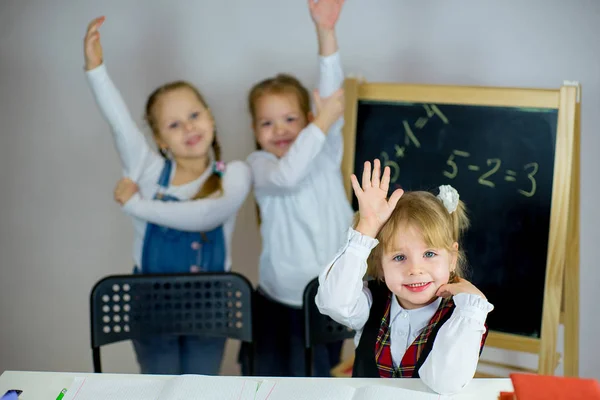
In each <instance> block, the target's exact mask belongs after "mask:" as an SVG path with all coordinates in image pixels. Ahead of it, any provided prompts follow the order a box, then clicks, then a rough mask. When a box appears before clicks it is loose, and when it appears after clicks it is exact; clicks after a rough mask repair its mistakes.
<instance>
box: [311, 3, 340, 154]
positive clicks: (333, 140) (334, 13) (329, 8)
mask: <svg viewBox="0 0 600 400" xmlns="http://www.w3.org/2000/svg"><path fill="white" fill-rule="evenodd" d="M343 4H344V1H343V0H319V1H318V2H315V1H314V0H309V9H310V13H311V17H312V19H313V22H314V23H315V28H316V30H317V38H318V41H319V86H318V87H319V93H320V94H321V96H322V97H329V96H331V95H332V94H333V93H334V92H335V91H336V90H338V89H341V88H342V87H343V84H344V71H343V70H342V64H341V60H340V55H339V53H338V43H337V38H336V34H335V25H336V23H337V20H338V19H339V15H340V13H341V10H342V6H343ZM343 125H344V119H343V117H341V118H339V119H338V120H337V121H336V122H335V123H334V124H333V125H332V126H331V127H330V128H329V132H328V134H327V140H326V143H325V146H324V150H325V151H326V152H327V154H328V155H330V156H331V157H332V158H333V161H334V162H335V163H336V164H337V165H339V164H340V163H341V161H342V155H343V139H342V127H343Z"/></svg>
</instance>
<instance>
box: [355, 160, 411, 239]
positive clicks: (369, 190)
mask: <svg viewBox="0 0 600 400" xmlns="http://www.w3.org/2000/svg"><path fill="white" fill-rule="evenodd" d="M380 176H381V162H380V161H379V160H375V161H373V173H372V174H371V163H370V162H369V161H367V162H365V166H364V170H363V175H362V187H361V185H359V183H358V179H357V178H356V175H354V174H353V175H352V177H351V179H352V188H353V189H354V194H355V195H356V198H357V199H358V208H359V212H360V221H359V223H358V226H357V230H358V231H359V232H361V233H363V234H365V235H369V236H372V237H375V236H376V235H377V233H378V232H379V230H380V229H381V227H382V226H383V224H384V223H385V222H386V221H387V220H388V218H390V215H392V211H394V209H395V208H396V204H398V200H400V198H401V197H402V194H404V191H403V190H402V189H396V190H395V191H394V193H392V195H391V196H390V198H389V200H388V198H387V192H388V189H389V187H390V168H389V167H385V168H384V170H383V176H381V180H380Z"/></svg>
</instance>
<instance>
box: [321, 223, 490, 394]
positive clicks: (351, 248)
mask: <svg viewBox="0 0 600 400" xmlns="http://www.w3.org/2000/svg"><path fill="white" fill-rule="evenodd" d="M377 244H378V241H377V239H374V238H372V237H369V236H365V235H362V234H360V233H359V232H357V231H355V230H354V229H350V230H349V231H348V236H347V241H346V244H345V245H344V246H343V247H342V248H341V250H340V251H339V253H338V254H337V255H336V256H335V257H334V258H333V261H332V262H330V263H329V264H327V267H326V268H325V269H324V270H323V271H322V272H321V274H320V275H319V290H318V292H317V296H316V299H315V302H316V304H317V307H318V308H319V310H320V311H321V313H323V314H325V315H329V316H330V317H331V318H332V319H333V320H335V321H337V322H339V323H341V324H343V325H346V326H348V327H350V328H351V329H353V330H355V331H356V336H355V338H354V343H355V345H356V346H358V343H359V341H360V337H361V334H362V330H363V328H364V326H365V324H366V323H367V320H368V319H369V313H370V310H371V305H372V303H373V297H372V295H371V291H370V290H369V288H368V285H367V282H365V281H363V277H364V276H365V274H366V272H367V258H368V257H369V254H370V253H371V250H372V249H373V248H374V247H375V246H377ZM440 301H441V299H437V300H436V301H434V302H433V303H431V304H429V305H427V306H425V307H422V308H418V309H414V310H404V309H403V308H402V307H401V306H400V304H399V303H398V300H397V298H396V296H393V301H392V305H391V309H390V342H391V344H390V346H391V353H392V361H393V363H394V367H397V366H398V365H399V364H400V362H401V361H402V357H403V356H404V353H405V352H406V349H408V347H409V346H410V345H411V344H412V343H413V342H414V340H415V339H416V337H417V336H418V335H419V334H420V333H421V331H422V329H423V328H425V326H427V324H428V323H429V321H430V320H431V318H432V317H433V314H435V312H436V310H437V309H438V306H439V305H440ZM454 304H455V309H454V311H453V313H452V316H451V317H450V318H449V319H448V321H446V322H445V323H444V325H443V326H442V327H441V328H440V330H439V331H438V333H437V335H436V337H435V342H434V344H433V348H432V349H431V352H430V353H429V355H428V356H427V359H426V360H425V362H424V363H423V365H422V366H421V368H420V369H419V376H420V377H421V379H422V380H423V382H424V383H425V384H426V385H427V386H428V387H429V388H431V389H432V390H434V391H435V392H437V393H440V394H452V393H456V392H458V391H460V390H461V389H462V388H463V387H465V386H466V385H467V384H468V383H469V382H470V381H471V379H473V376H474V375H475V370H476V368H477V363H478V361H479V351H480V346H481V339H482V336H483V334H484V333H485V326H484V324H485V319H486V317H487V314H488V313H489V312H490V311H492V310H493V308H494V307H493V306H492V305H491V304H490V303H489V302H488V301H487V300H485V299H484V298H482V297H481V296H478V295H474V294H467V293H459V294H457V295H456V296H454Z"/></svg>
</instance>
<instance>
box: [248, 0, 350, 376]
mask: <svg viewBox="0 0 600 400" xmlns="http://www.w3.org/2000/svg"><path fill="white" fill-rule="evenodd" d="M308 4H309V9H310V14H311V17H312V19H313V21H314V23H315V27H316V30H317V36H318V40H319V54H320V57H319V64H320V81H319V90H318V92H316V93H315V106H316V111H317V113H316V116H315V117H313V114H312V113H311V111H310V96H309V93H308V91H307V90H306V89H305V88H304V87H303V86H302V84H300V82H299V81H298V80H297V79H296V78H294V77H292V76H289V75H278V76H276V77H273V78H269V79H266V80H264V81H262V82H260V83H258V84H256V85H255V86H254V87H253V88H252V90H251V92H250V95H249V106H250V112H251V115H252V126H253V129H254V133H255V136H256V141H257V145H258V147H259V149H260V150H258V151H256V152H254V153H252V154H251V155H250V156H249V157H248V163H249V164H250V168H251V169H252V177H253V183H254V194H255V196H256V201H257V203H258V206H259V209H260V219H261V227H260V230H261V235H262V246H263V248H262V253H261V256H260V267H259V287H258V295H257V299H256V302H255V305H256V309H257V311H258V312H257V313H256V314H255V317H256V319H255V322H254V323H255V327H256V335H255V341H256V351H257V357H256V360H257V365H256V369H255V371H256V373H257V375H260V376H274V375H277V376H303V375H304V350H303V345H302V343H303V341H302V340H303V339H302V338H303V326H304V323H303V315H302V311H301V307H302V294H303V291H304V288H305V287H306V285H307V284H308V283H309V282H310V281H311V280H312V279H314V278H316V277H317V276H318V275H319V272H320V270H321V268H322V265H323V264H324V263H325V262H326V261H327V260H329V259H331V257H332V256H333V255H334V254H335V252H336V251H337V249H339V246H340V245H341V243H342V241H343V238H344V232H345V231H346V229H347V227H348V225H349V224H350V222H351V220H352V209H351V207H350V204H349V202H348V200H347V197H346V194H345V192H344V185H343V180H342V175H341V170H340V164H341V160H342V153H343V144H342V125H343V121H342V118H341V117H342V115H343V112H344V98H343V93H342V91H341V87H342V84H343V81H344V75H343V71H342V68H341V63H340V57H339V53H338V48H337V40H336V36H335V24H336V22H337V19H338V16H339V13H340V11H341V9H342V5H343V0H319V1H318V2H317V1H316V0H309V1H308ZM340 348H341V344H336V345H335V346H330V349H329V350H331V352H330V353H331V358H329V356H328V350H327V349H325V348H324V346H323V347H321V348H317V349H316V355H315V375H317V376H329V370H330V368H331V366H332V364H335V363H336V361H338V360H339V352H340Z"/></svg>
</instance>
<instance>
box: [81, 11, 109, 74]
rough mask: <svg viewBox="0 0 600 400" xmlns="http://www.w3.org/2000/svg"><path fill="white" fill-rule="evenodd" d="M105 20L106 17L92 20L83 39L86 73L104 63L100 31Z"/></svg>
mask: <svg viewBox="0 0 600 400" xmlns="http://www.w3.org/2000/svg"><path fill="white" fill-rule="evenodd" d="M104 20H105V17H98V18H95V19H94V20H92V22H90V24H89V25H88V28H87V32H86V33H85V38H84V39H83V54H84V55H85V69H86V71H89V70H91V69H94V68H96V67H98V66H99V65H100V64H102V62H103V58H102V44H100V32H99V31H98V29H99V28H100V26H101V25H102V23H103V22H104Z"/></svg>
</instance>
